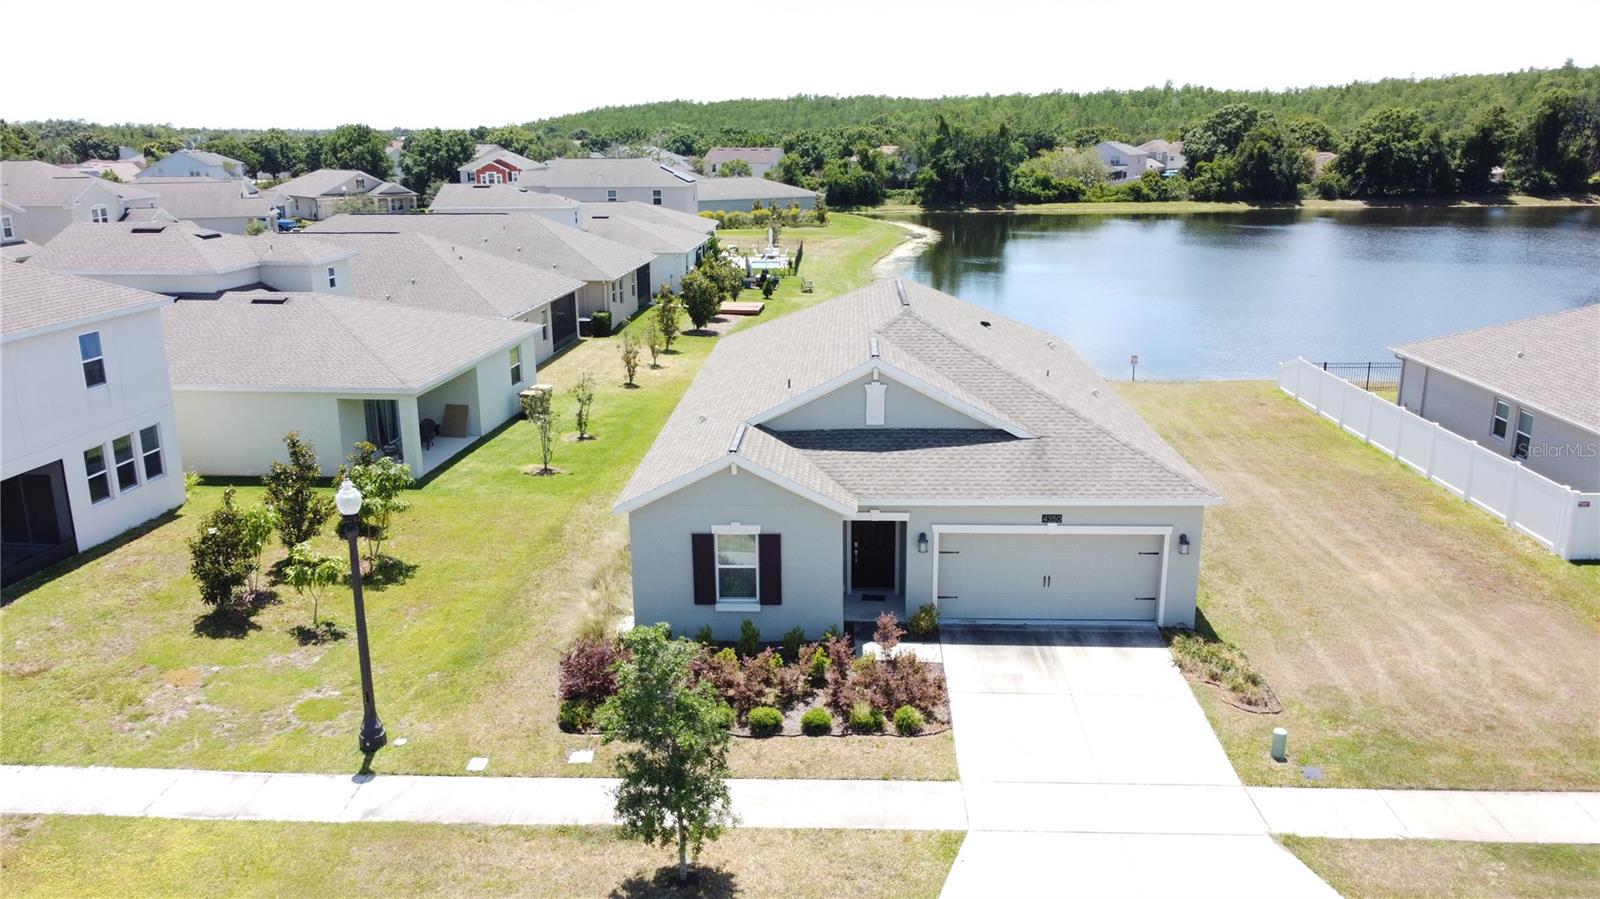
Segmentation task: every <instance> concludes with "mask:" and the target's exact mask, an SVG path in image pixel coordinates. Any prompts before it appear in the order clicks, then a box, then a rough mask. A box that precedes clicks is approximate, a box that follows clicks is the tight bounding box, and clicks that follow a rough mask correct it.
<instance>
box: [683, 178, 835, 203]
mask: <svg viewBox="0 0 1600 899" xmlns="http://www.w3.org/2000/svg"><path fill="white" fill-rule="evenodd" d="M696 191H697V192H696V198H697V199H698V200H699V201H700V202H702V203H714V202H716V201H718V200H798V199H801V198H803V197H811V198H813V199H814V198H815V197H816V196H817V192H816V191H814V190H806V189H805V188H803V187H795V186H793V185H790V184H784V183H783V182H781V181H769V180H767V179H766V178H701V179H700V180H699V181H698V182H696Z"/></svg>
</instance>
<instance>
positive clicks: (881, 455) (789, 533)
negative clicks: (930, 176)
mask: <svg viewBox="0 0 1600 899" xmlns="http://www.w3.org/2000/svg"><path fill="white" fill-rule="evenodd" d="M1218 502H1220V497H1219V496H1218V495H1217V493H1216V491H1214V490H1213V489H1212V488H1211V487H1210V486H1209V485H1207V483H1206V481H1205V479H1204V478H1203V477H1202V476H1201V475H1200V473H1199V472H1197V471H1196V470H1195V469H1194V467H1193V466H1191V465H1189V463H1188V462H1186V461H1184V459H1183V457H1182V456H1180V455H1178V453H1177V452H1176V451H1175V450H1173V449H1172V447H1170V446H1169V445H1167V444H1166V443H1165V442H1164V441H1163V440H1162V439H1161V438H1160V437H1159V436H1157V435H1156V433H1155V431H1154V430H1152V429H1151V428H1150V426H1149V425H1148V424H1146V423H1145V422H1144V420H1143V419H1141V418H1140V417H1139V416H1138V414H1137V413H1135V412H1134V411H1133V410H1132V409H1131V408H1130V407H1129V406H1128V405H1127V404H1126V403H1124V402H1123V401H1122V399H1121V398H1120V397H1118V396H1117V393H1116V391H1115V390H1113V389H1111V387H1110V386H1109V385H1107V384H1105V383H1104V382H1103V381H1102V380H1101V379H1100V378H1099V376H1097V375H1096V374H1095V373H1094V371H1093V370H1092V369H1090V368H1089V366H1088V365H1087V364H1086V363H1085V362H1084V361H1083V360H1082V359H1081V358H1080V357H1079V356H1078V355H1077V354H1076V353H1075V352H1073V350H1072V348H1071V347H1069V346H1067V344H1066V343H1065V342H1064V341H1062V340H1061V339H1060V338H1058V337H1055V336H1054V335H1051V334H1048V333H1045V332H1043V331H1039V330H1036V329H1034V328H1031V327H1028V326H1027V325H1024V324H1021V323H1020V322H1016V321H1012V320H1010V319H1007V318H1005V317H1003V316H1000V315H997V314H996V313H994V312H992V311H990V310H987V309H983V308H980V307H978V306H974V305H972V304H969V303H966V302H964V301H962V300H959V299H957V298H955V297H953V296H949V295H948V294H944V293H940V292H939V291H936V290H933V289H932V288H928V287H923V286H920V285H916V284H912V283H910V282H899V281H879V282H876V283H874V284H872V285H870V286H868V287H865V288H862V289H860V290H857V291H854V292H852V293H849V294H846V295H844V296H842V297H839V298H838V299H835V300H832V301H829V302H827V303H823V304H821V305H818V306H815V307H812V308H811V309H808V310H805V311H802V312H798V313H796V314H794V315H791V316H787V317H785V318H783V319H781V320H778V321H775V322H772V323H770V324H766V325H763V326H761V327H760V328H754V329H751V330H748V331H743V332H740V333H737V334H733V335H730V336H728V337H725V338H723V339H722V340H721V341H720V342H719V343H718V344H717V347H716V348H715V349H714V350H713V351H712V353H711V356H710V358H709V359H707V361H706V364H705V366H704V367H703V368H702V369H701V371H700V374H699V376H698V377H696V379H695V381H694V383H693V384H692V385H691V386H690V388H689V390H688V392H687V393H686V394H685V396H684V398H683V400H682V401H681V402H680V403H679V404H678V408H677V409H676V410H675V411H674V412H673V414H672V416H671V418H670V419H669V420H668V422H667V424H666V426H665V427H664V428H663V429H662V431H661V433H660V434H659V435H658V436H657V438H656V441H655V444H654V445H653V446H652V447H651V448H650V451H649V452H648V453H647V454H646V455H645V458H644V459H643V461H642V462H641V463H640V465H639V468H638V470H637V471H636V472H635V473H634V475H633V477H632V478H631V479H630V480H629V482H628V484H627V486H625V487H624V488H623V490H622V493H621V495H620V497H619V498H618V500H617V503H616V505H615V507H614V509H615V511H616V512H617V513H619V514H620V513H626V514H627V515H628V523H629V528H630V532H631V534H632V556H633V602H634V619H635V620H636V621H640V622H657V621H665V622H668V623H670V624H671V625H672V627H673V629H674V630H675V631H676V632H678V633H694V632H695V631H697V630H698V629H699V628H701V627H702V626H706V625H709V626H710V627H711V628H712V631H713V633H715V634H716V635H717V636H718V637H719V638H729V637H732V636H734V635H736V634H737V633H738V631H739V627H740V624H741V622H742V621H743V619H746V618H749V619H751V620H752V621H754V622H755V623H756V625H757V626H758V627H759V628H760V629H761V631H762V632H763V633H768V634H781V633H784V632H785V631H787V630H789V629H790V628H793V627H799V628H802V629H803V630H804V631H805V632H806V634H807V635H808V636H809V637H812V638H815V637H817V636H820V635H821V633H822V631H823V630H824V629H825V628H827V627H830V626H838V625H840V624H841V623H842V622H847V621H862V620H871V619H872V618H875V617H876V616H877V615H878V614H879V613H881V612H883V611H893V612H896V613H899V614H902V615H903V614H904V613H905V612H906V611H907V610H914V609H915V608H916V607H918V606H920V605H923V604H933V605H935V606H937V608H938V609H939V612H940V616H941V620H944V621H966V622H1038V621H1048V622H1100V623H1104V622H1117V623H1138V624H1144V625H1156V624H1159V625H1176V626H1183V625H1192V624H1193V623H1194V620H1195V591H1196V585H1197V582H1198V576H1199V570H1200V549H1201V548H1202V545H1203V542H1204V541H1203V538H1202V536H1201V530H1202V526H1203V523H1204V521H1203V514H1204V511H1205V509H1206V507H1208V506H1211V505H1214V504H1216V503H1218Z"/></svg>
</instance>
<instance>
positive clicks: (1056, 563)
mask: <svg viewBox="0 0 1600 899" xmlns="http://www.w3.org/2000/svg"><path fill="white" fill-rule="evenodd" d="M1162 545H1163V538H1162V537H1161V536H1160V535H1155V534H1027V533H1022V534H965V533H945V534H941V535H940V541H939V549H940V553H939V594H940V596H939V605H940V613H941V616H942V617H945V618H992V619H1008V618H1009V619H1063V620H1065V619H1072V620H1105V621H1152V620H1154V619H1155V615H1156V605H1157V602H1156V597H1157V595H1158V593H1159V591H1160V586H1161V552H1162Z"/></svg>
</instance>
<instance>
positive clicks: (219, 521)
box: [189, 487, 255, 611]
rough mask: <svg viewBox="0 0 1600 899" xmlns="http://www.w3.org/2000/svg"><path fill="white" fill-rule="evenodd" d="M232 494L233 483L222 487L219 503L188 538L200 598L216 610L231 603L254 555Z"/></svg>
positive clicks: (190, 558)
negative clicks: (225, 488)
mask: <svg viewBox="0 0 1600 899" xmlns="http://www.w3.org/2000/svg"><path fill="white" fill-rule="evenodd" d="M233 497H234V489H233V488H232V487H229V488H228V489H227V490H225V491H223V493H222V505H221V506H219V507H218V508H217V509H215V510H214V511H212V512H210V513H209V514H207V515H206V516H205V517H204V518H202V519H200V532H199V533H197V534H195V536H194V538H193V539H191V540H190V541H189V573H190V574H191V575H193V576H194V579H195V583H197V584H199V585H200V601H201V602H203V603H205V604H206V605H208V606H211V607H213V608H215V609H217V610H219V611H222V610H226V609H229V608H231V607H232V606H233V604H234V600H235V598H236V597H237V595H238V592H239V588H241V587H243V586H244V584H245V581H246V580H248V579H249V577H250V568H251V563H252V562H253V561H254V559H255V551H254V549H253V548H252V547H251V546H250V541H249V540H248V535H247V533H246V530H245V522H244V516H243V514H242V513H240V511H239V510H238V509H237V508H235V507H234V505H233Z"/></svg>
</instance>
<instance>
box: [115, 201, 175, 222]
mask: <svg viewBox="0 0 1600 899" xmlns="http://www.w3.org/2000/svg"><path fill="white" fill-rule="evenodd" d="M177 220H178V217H177V216H175V215H173V214H172V213H170V212H168V211H166V210H165V209H162V208H161V207H160V206H151V207H149V208H142V209H129V210H127V211H126V212H124V213H122V218H119V219H117V221H119V222H126V223H128V224H134V225H145V224H150V223H153V222H161V223H165V224H172V223H173V222H176V221H177Z"/></svg>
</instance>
